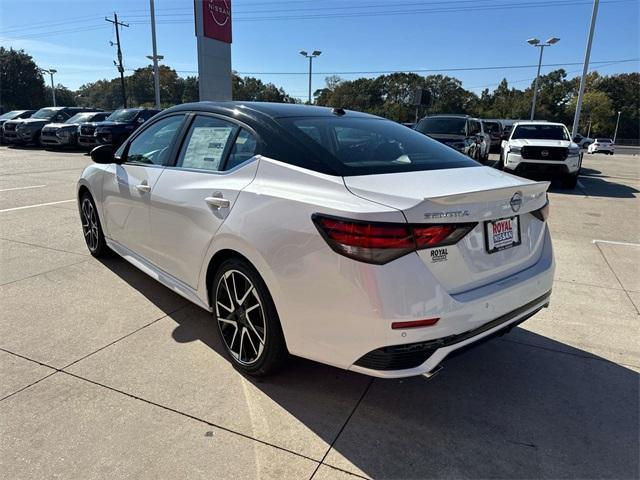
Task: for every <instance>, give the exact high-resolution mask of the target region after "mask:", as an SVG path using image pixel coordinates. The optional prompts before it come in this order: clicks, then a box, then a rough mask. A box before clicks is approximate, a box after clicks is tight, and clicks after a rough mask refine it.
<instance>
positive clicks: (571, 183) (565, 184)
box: [560, 173, 578, 189]
mask: <svg viewBox="0 0 640 480" xmlns="http://www.w3.org/2000/svg"><path fill="white" fill-rule="evenodd" d="M560 182H561V184H562V188H567V189H574V188H576V186H577V185H578V173H575V174H567V175H564V176H563V177H562V179H561V180H560Z"/></svg>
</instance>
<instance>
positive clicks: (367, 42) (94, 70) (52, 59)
mask: <svg viewBox="0 0 640 480" xmlns="http://www.w3.org/2000/svg"><path fill="white" fill-rule="evenodd" d="M155 3H156V14H157V20H158V25H157V32H158V53H159V54H163V55H164V56H165V63H166V64H167V65H170V66H171V67H173V68H175V69H176V70H178V72H179V73H180V75H182V76H186V75H193V74H194V72H195V71H196V70H197V63H196V62H197V59H196V51H195V37H194V32H193V30H194V28H193V3H192V1H191V0H156V2H155ZM591 8H592V2H591V1H590V0H484V1H483V0H448V1H447V0H423V1H420V0H386V1H382V0H324V1H310V0H280V1H276V0H261V1H259V0H233V13H234V22H233V37H234V43H233V45H232V67H233V68H234V69H235V70H237V71H239V72H241V73H245V72H256V73H254V76H257V77H259V78H262V79H263V80H264V81H268V82H273V83H275V84H276V85H279V86H282V87H284V88H285V90H287V92H289V93H290V94H292V95H294V96H299V97H304V96H305V95H306V91H307V77H306V75H305V73H306V70H307V64H306V61H305V59H304V58H302V57H301V56H300V55H299V54H298V52H299V51H300V50H301V49H304V50H314V49H317V50H321V51H322V55H321V56H320V57H319V58H318V59H317V60H316V61H315V62H314V69H315V70H316V71H317V72H318V73H319V74H318V75H314V79H313V81H314V83H313V88H314V89H316V88H320V87H322V86H323V85H324V77H325V76H327V74H328V73H331V72H352V71H385V70H406V71H411V70H416V69H442V70H444V71H443V72H439V73H443V74H448V75H451V76H455V77H457V78H459V79H460V80H462V82H463V85H464V86H465V87H466V88H469V89H472V90H474V91H475V92H476V93H479V92H480V91H481V90H482V88H484V87H489V88H490V89H493V88H494V87H495V86H496V84H497V83H498V82H500V80H501V79H502V78H505V77H506V78H507V80H509V82H515V83H513V85H514V86H517V87H519V88H524V87H525V86H527V85H528V84H529V83H530V82H531V79H532V78H533V77H534V76H535V68H534V67H527V68H517V69H496V70H475V71H455V70H452V69H456V68H467V67H487V66H508V65H532V64H536V63H537V55H538V50H537V49H534V48H533V47H531V46H529V45H528V44H527V43H526V39H528V38H531V37H538V38H540V39H542V40H544V39H546V38H548V37H550V36H557V37H560V38H561V41H560V42H559V43H558V44H557V45H555V46H553V47H550V48H547V49H545V57H544V62H543V63H548V64H555V63H561V64H566V63H573V62H582V59H583V55H584V46H585V42H586V35H587V29H588V24H589V19H590V15H591ZM639 9H640V0H601V2H600V11H599V15H598V22H597V25H596V34H595V39H594V45H593V50H592V55H591V60H592V61H594V62H613V61H616V60H624V59H637V58H638V57H640V52H639V50H640V46H639V45H640V39H639V34H638V29H639V24H640V23H639V22H640V19H639ZM114 11H116V12H118V15H119V17H120V19H121V20H122V21H124V22H129V23H130V27H129V28H125V29H123V33H122V45H123V50H124V58H125V66H126V68H129V69H134V68H136V67H140V66H144V65H146V64H147V63H148V60H147V59H146V58H145V56H146V55H149V54H150V53H151V34H150V27H149V2H148V1H147V0H126V1H125V0H112V1H104V0H103V1H97V0H55V1H52V0H21V1H15V0H0V44H1V45H2V46H4V47H13V48H18V49H20V48H22V49H24V50H26V51H27V52H28V53H29V54H31V55H32V56H33V57H34V59H35V60H36V62H37V63H38V65H39V66H41V67H44V68H56V69H57V70H58V72H59V73H58V74H57V75H56V83H58V82H59V83H62V84H64V85H66V86H68V87H70V88H74V89H75V88H77V87H78V86H80V85H81V84H83V83H87V82H91V81H95V80H98V79H101V78H112V77H114V76H116V74H117V72H116V70H115V68H114V67H113V63H112V61H113V59H114V58H115V49H114V48H113V47H111V46H110V45H109V41H110V40H115V35H114V32H113V28H112V26H111V24H109V23H107V22H105V20H104V17H105V15H111V14H112V13H113V12H114ZM292 16H293V17H297V18H286V17H292ZM264 17H268V19H265V18H264ZM283 17H284V18H283ZM308 17H312V18H308ZM555 68H557V67H543V73H544V72H545V71H549V70H552V69H555ZM565 68H566V70H567V71H568V72H569V73H570V76H571V77H573V76H577V75H579V74H580V72H581V70H582V68H581V65H568V66H567V67H565ZM591 70H599V71H600V72H601V73H602V74H612V73H616V72H631V71H638V70H640V64H639V63H638V61H637V60H636V61H634V62H626V63H617V64H613V65H611V64H605V65H598V64H594V65H592V67H591ZM269 72H289V73H288V74H284V75H276V74H272V73H270V74H268V73H269ZM294 72H297V73H299V74H295V73H294ZM339 75H340V76H341V77H342V78H345V79H350V78H357V77H359V76H365V75H355V74H345V73H341V74H339ZM371 76H375V75H371Z"/></svg>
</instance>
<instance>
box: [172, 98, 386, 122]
mask: <svg viewBox="0 0 640 480" xmlns="http://www.w3.org/2000/svg"><path fill="white" fill-rule="evenodd" d="M183 110H189V111H193V110H195V111H201V112H211V113H223V114H226V115H230V116H235V115H244V116H249V117H254V118H255V117H256V116H260V115H265V116H267V117H270V118H284V117H330V116H333V115H336V114H335V113H334V109H333V108H331V107H318V106H315V105H301V104H299V103H274V102H243V101H227V102H194V103H185V104H182V105H177V106H175V107H172V108H169V109H167V110H166V111H167V112H175V111H183ZM344 112H345V115H348V116H349V117H363V118H365V117H368V118H378V117H376V116H375V115H369V114H368V113H362V112H356V111H353V110H344ZM340 113H342V111H341V112H340Z"/></svg>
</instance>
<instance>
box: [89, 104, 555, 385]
mask: <svg viewBox="0 0 640 480" xmlns="http://www.w3.org/2000/svg"><path fill="white" fill-rule="evenodd" d="M91 157H92V159H93V161H94V162H95V163H96V164H95V165H91V166H89V167H87V168H86V169H85V171H84V172H83V173H82V177H81V178H80V180H79V182H78V202H79V210H80V216H81V220H82V228H83V233H84V237H85V239H86V242H87V246H88V247H89V250H90V252H91V254H92V255H94V256H97V257H98V256H102V255H105V254H108V253H110V252H115V253H116V254H118V255H120V256H122V257H123V258H124V259H126V260H127V261H129V262H131V263H132V264H133V265H135V266H136V267H138V268H139V269H141V270H142V271H144V272H145V273H147V274H148V275H149V276H151V277H152V278H154V279H156V280H157V281H159V282H161V283H163V284H164V285H166V286H167V287H168V288H170V289H171V290H173V291H175V292H177V293H179V294H180V295H183V296H184V297H186V298H187V299H189V300H190V301H192V302H193V303H195V304H197V305H199V306H200V307H202V308H204V309H206V310H208V311H210V312H211V314H212V316H213V319H212V323H211V328H215V329H216V330H217V331H218V333H219V335H220V339H221V343H222V345H224V347H225V349H226V353H227V354H228V357H229V360H230V361H231V362H232V363H233V365H234V366H235V367H236V368H237V369H238V370H240V371H241V372H243V373H246V374H250V375H265V374H268V373H271V372H273V371H274V370H276V369H277V368H278V367H280V366H281V365H282V364H283V363H285V362H286V359H287V356H288V354H292V355H297V356H300V357H305V358H309V359H312V360H316V361H318V362H324V363H327V364H330V365H334V366H336V367H340V368H345V369H349V370H352V371H356V372H361V373H364V374H368V375H373V376H377V377H387V378H393V377H406V376H412V375H422V374H424V375H427V376H431V375H433V374H434V373H435V372H436V371H437V370H438V369H439V368H440V367H439V364H440V363H441V362H442V360H443V359H444V358H445V357H446V356H447V355H449V354H451V353H452V352H455V351H456V350H458V349H461V348H463V347H467V346H469V345H470V344H473V343H476V342H478V341H480V340H485V339H487V338H489V337H491V336H495V335H499V334H503V333H506V332H507V331H509V330H510V329H512V328H513V327H514V326H516V325H518V324H519V323H521V322H523V321H524V320H526V319H527V318H529V317H531V316H532V315H534V314H535V313H536V312H538V311H539V310H540V309H541V308H543V307H546V306H547V305H548V304H549V296H550V294H551V287H552V283H553V272H554V259H553V251H552V247H551V239H550V236H549V229H548V228H547V223H546V219H547V214H548V208H549V207H548V200H547V194H546V190H547V188H548V186H549V184H548V182H534V181H529V180H526V179H523V178H519V177H515V176H512V175H510V174H508V173H504V172H501V171H498V170H496V169H493V168H490V167H484V166H482V165H480V164H479V163H477V162H475V161H474V160H471V159H470V158H468V157H466V156H464V155H462V154H460V153H458V152H457V151H455V150H454V149H452V148H450V147H447V146H445V145H443V144H441V143H439V142H437V141H435V140H432V139H430V138H429V137H427V136H425V135H422V134H421V133H419V132H416V131H413V130H410V129H408V128H406V127H404V126H402V125H400V124H397V123H395V122H392V121H389V120H385V119H382V118H379V117H375V116H372V115H367V114H363V113H358V112H353V111H348V110H343V109H340V108H336V109H331V108H323V107H313V106H303V105H290V104H272V103H252V102H220V103H214V102H201V103H192V104H185V105H180V106H177V107H173V108H170V109H167V110H165V111H163V112H162V113H160V114H158V115H156V116H155V117H153V118H152V119H151V120H149V121H148V122H147V123H145V125H144V126H143V127H142V128H140V129H139V130H137V131H136V132H135V133H134V134H133V135H132V136H131V137H130V138H129V139H128V140H127V141H126V142H125V143H124V144H123V145H122V146H121V147H120V148H119V149H118V150H117V151H115V152H114V151H113V150H111V147H109V146H101V147H97V148H95V149H94V150H93V151H92V152H91Z"/></svg>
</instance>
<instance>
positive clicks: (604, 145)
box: [587, 139, 616, 153]
mask: <svg viewBox="0 0 640 480" xmlns="http://www.w3.org/2000/svg"><path fill="white" fill-rule="evenodd" d="M615 151H616V146H615V145H614V144H613V143H611V142H601V141H598V140H597V139H596V141H594V142H593V143H591V144H589V146H588V147H587V153H599V152H605V153H615Z"/></svg>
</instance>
